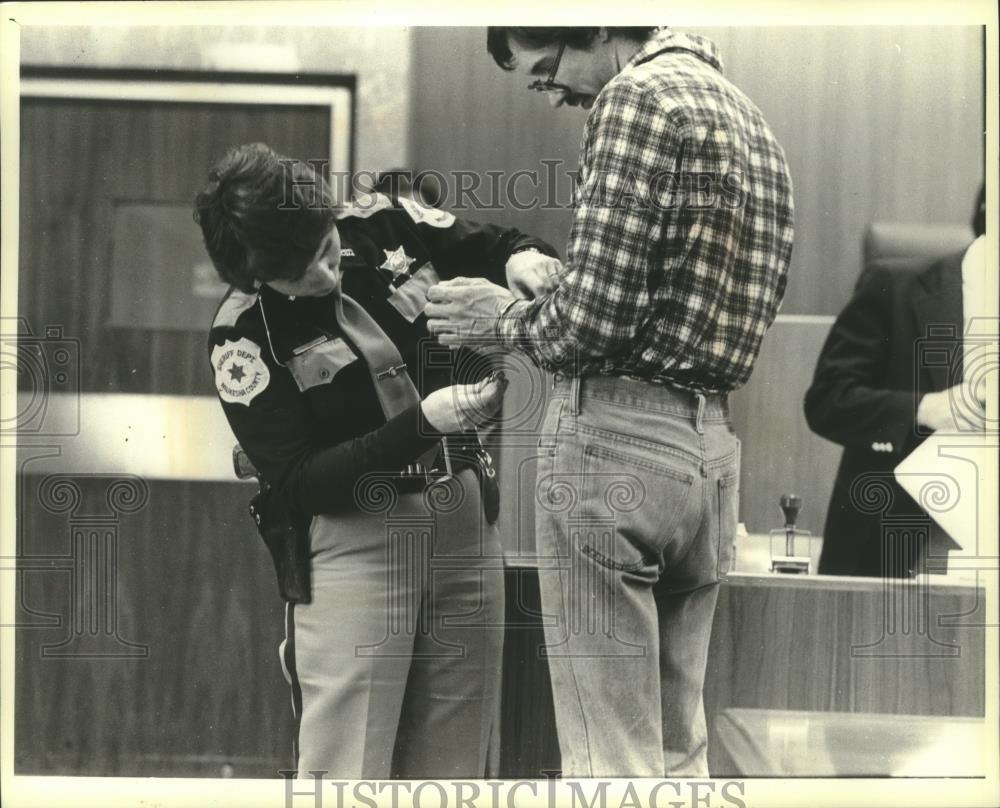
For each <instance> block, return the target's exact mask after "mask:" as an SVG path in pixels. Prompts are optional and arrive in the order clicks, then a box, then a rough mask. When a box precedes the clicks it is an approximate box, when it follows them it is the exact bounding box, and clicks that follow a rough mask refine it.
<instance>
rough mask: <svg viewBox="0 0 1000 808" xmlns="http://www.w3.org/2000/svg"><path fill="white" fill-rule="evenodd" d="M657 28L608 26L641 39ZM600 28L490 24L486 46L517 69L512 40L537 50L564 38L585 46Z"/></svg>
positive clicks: (506, 65) (627, 36)
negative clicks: (529, 26)
mask: <svg viewBox="0 0 1000 808" xmlns="http://www.w3.org/2000/svg"><path fill="white" fill-rule="evenodd" d="M655 30H656V28H608V31H610V32H611V33H612V34H615V35H617V36H621V37H624V38H625V39H631V40H635V41H636V42H642V41H644V40H646V39H648V38H649V35H650V34H651V33H653V31H655ZM600 31H601V29H600V28H568V27H565V26H564V27H559V28H515V27H511V26H490V27H489V28H487V29H486V49H487V50H488V51H489V52H490V56H492V57H493V61H494V62H496V63H497V64H498V65H500V67H502V68H503V69H504V70H513V69H514V54H513V53H512V52H511V49H510V43H511V42H515V43H517V44H518V45H519V46H520V47H522V48H525V49H527V50H537V49H539V48H544V47H547V46H549V45H558V44H559V43H560V42H565V43H566V45H567V46H569V47H571V48H576V49H577V50H584V49H585V48H588V47H590V43H591V42H593V41H594V38H595V37H596V36H597V35H598V34H599V33H600Z"/></svg>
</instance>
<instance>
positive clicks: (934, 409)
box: [917, 382, 986, 432]
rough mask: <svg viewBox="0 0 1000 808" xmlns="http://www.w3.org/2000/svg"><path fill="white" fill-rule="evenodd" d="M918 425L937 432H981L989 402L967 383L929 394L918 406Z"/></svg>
mask: <svg viewBox="0 0 1000 808" xmlns="http://www.w3.org/2000/svg"><path fill="white" fill-rule="evenodd" d="M917 423H918V424H920V425H921V426H924V427H927V428H928V429H933V430H934V431H935V432H937V431H942V432H972V431H979V432H982V431H983V430H985V429H986V402H985V401H984V400H983V399H981V398H980V397H979V396H977V395H976V393H975V392H974V391H973V389H972V387H971V386H970V385H968V384H966V383H964V382H963V383H962V384H956V385H955V386H954V387H949V388H948V389H947V390H941V391H940V392H937V393H926V394H925V395H924V397H923V398H921V399H920V403H919V404H918V405H917Z"/></svg>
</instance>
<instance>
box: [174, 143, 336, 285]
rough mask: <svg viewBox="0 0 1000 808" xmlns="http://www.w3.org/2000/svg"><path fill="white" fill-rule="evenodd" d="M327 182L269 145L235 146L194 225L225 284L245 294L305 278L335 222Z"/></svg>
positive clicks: (211, 181) (211, 175)
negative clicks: (264, 285) (263, 283)
mask: <svg viewBox="0 0 1000 808" xmlns="http://www.w3.org/2000/svg"><path fill="white" fill-rule="evenodd" d="M336 212H337V209H336V206H335V205H334V202H333V199H332V197H331V195H330V192H329V189H328V187H327V185H326V183H325V182H324V181H323V178H322V177H321V176H320V175H319V174H317V173H316V172H315V171H314V170H313V168H312V167H311V166H310V165H308V164H307V163H304V162H302V161H301V160H294V159H292V158H289V157H283V156H282V155H280V154H278V153H276V152H275V151H274V150H273V149H271V148H270V147H269V146H267V145H266V144H264V143H248V144H244V145H242V146H234V147H233V148H231V149H230V150H229V151H228V152H227V153H226V156H225V157H223V158H222V159H221V160H219V162H217V163H216V164H215V165H214V166H212V168H211V169H210V170H209V172H208V184H207V185H206V186H205V187H204V188H203V189H202V191H201V192H200V193H199V194H198V195H197V196H196V197H195V200H194V220H195V221H196V222H197V223H198V224H199V225H200V227H201V233H202V236H203V238H204V239H205V248H206V249H207V250H208V255H209V258H211V259H212V263H213V264H214V265H215V270H216V272H218V273H219V276H220V277H221V278H222V279H223V280H224V281H226V282H227V283H231V284H232V285H233V286H235V287H237V288H238V289H241V290H242V291H244V292H252V291H253V290H254V289H255V287H256V285H257V284H256V282H257V281H269V280H275V279H276V278H294V277H297V276H299V275H300V274H301V273H302V272H303V271H304V270H305V269H306V267H307V266H309V261H310V260H311V259H312V257H313V256H314V255H315V253H316V249H317V248H318V247H319V245H320V242H321V241H322V240H323V238H324V237H325V236H326V234H327V233H328V232H329V231H330V227H331V226H332V225H333V222H334V220H335V218H336Z"/></svg>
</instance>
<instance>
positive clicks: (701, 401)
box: [694, 393, 705, 435]
mask: <svg viewBox="0 0 1000 808" xmlns="http://www.w3.org/2000/svg"><path fill="white" fill-rule="evenodd" d="M695 397H696V398H697V399H698V413H697V415H695V417H694V428H695V431H696V432H697V433H698V434H699V435H702V434H704V432H705V426H704V423H703V421H702V419H703V418H704V417H705V394H704V393H695Z"/></svg>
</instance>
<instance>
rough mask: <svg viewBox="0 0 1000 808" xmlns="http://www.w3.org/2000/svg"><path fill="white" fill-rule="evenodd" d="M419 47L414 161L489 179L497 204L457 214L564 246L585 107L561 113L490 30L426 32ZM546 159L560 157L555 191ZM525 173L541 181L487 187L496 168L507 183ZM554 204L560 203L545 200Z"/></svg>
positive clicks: (418, 34) (417, 37) (416, 40)
mask: <svg viewBox="0 0 1000 808" xmlns="http://www.w3.org/2000/svg"><path fill="white" fill-rule="evenodd" d="M412 52H413V75H412V91H411V94H410V97H411V107H412V108H411V113H410V114H411V121H412V135H411V144H412V145H411V149H410V151H411V155H412V159H413V167H414V168H415V169H418V170H431V169H432V170H435V171H441V172H444V173H447V172H452V171H471V172H475V173H476V174H477V175H479V176H481V177H482V178H483V182H484V192H481V193H480V196H481V198H483V199H484V201H490V202H492V203H493V209H489V210H487V209H463V210H458V209H456V208H454V207H451V208H450V209H451V210H453V212H455V213H458V214H460V215H463V216H467V217H469V218H473V219H478V220H480V221H488V222H497V223H503V224H507V225H513V226H515V227H518V228H520V229H521V230H524V231H525V232H529V233H533V234H534V235H537V236H540V237H541V238H544V239H546V240H547V241H549V242H550V243H551V244H552V245H553V246H555V247H556V248H558V249H559V250H560V252H563V251H564V248H565V245H566V239H567V237H568V235H569V226H570V222H571V220H572V214H571V211H570V209H569V204H570V202H571V199H572V197H571V191H572V185H571V182H570V181H569V180H568V179H567V177H566V173H567V172H569V171H576V168H577V160H578V155H579V145H580V135H581V132H582V131H583V122H584V120H585V119H586V113H585V111H583V110H573V109H568V108H567V109H558V110H557V109H553V108H551V107H550V106H549V104H548V102H547V101H546V100H545V98H544V97H542V96H541V95H539V94H538V93H532V92H529V91H528V90H527V88H526V87H525V82H524V80H523V79H522V78H520V77H515V76H513V75H512V74H509V73H506V72H505V71H503V70H501V69H500V68H499V67H497V65H496V64H495V63H494V62H493V59H492V57H491V56H490V55H489V54H488V53H487V51H486V29H485V28H417V29H414V32H413V51H412ZM545 160H554V161H558V169H557V174H558V175H559V177H560V178H561V179H560V181H559V183H558V184H557V188H556V190H557V191H558V193H556V194H552V193H551V191H552V189H551V188H550V187H549V185H548V183H547V180H546V178H547V176H548V175H547V169H546V167H545V165H544V163H543V161H545ZM522 169H527V170H528V171H532V172H536V174H537V177H538V184H537V186H536V185H535V183H534V181H533V179H531V178H527V179H521V180H518V181H517V182H516V183H515V184H514V186H513V191H515V194H514V195H513V196H511V197H500V198H494V197H492V196H491V195H490V194H488V193H485V187H486V183H487V179H486V172H487V171H501V172H503V179H504V182H503V185H504V186H506V184H507V182H508V180H510V179H511V178H512V177H513V176H514V174H515V172H517V171H520V170H522ZM536 187H537V193H534V191H535V189H536ZM454 198H455V194H451V195H450V199H451V201H454ZM550 200H551V201H552V202H554V203H555V204H553V205H548V204H546V203H547V202H548V201H550ZM444 207H449V205H448V204H447V203H446V204H445V205H444Z"/></svg>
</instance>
